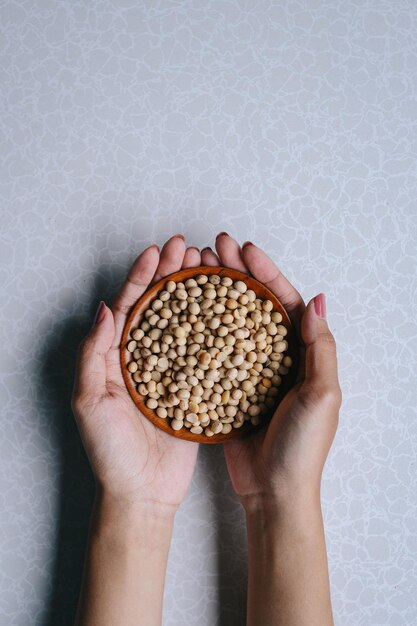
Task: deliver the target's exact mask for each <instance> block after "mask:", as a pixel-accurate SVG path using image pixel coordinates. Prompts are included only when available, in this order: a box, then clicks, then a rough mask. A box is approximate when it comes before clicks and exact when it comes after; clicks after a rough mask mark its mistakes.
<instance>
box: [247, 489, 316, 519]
mask: <svg viewBox="0 0 417 626" xmlns="http://www.w3.org/2000/svg"><path fill="white" fill-rule="evenodd" d="M240 501H241V504H242V506H243V508H244V510H245V513H246V516H247V517H248V516H253V515H256V516H258V517H259V516H262V517H264V518H269V517H270V518H280V517H282V516H286V517H288V516H291V515H293V516H294V517H295V518H300V519H306V518H309V517H310V516H314V515H316V514H317V513H318V512H320V513H321V501H320V489H319V488H318V489H317V488H316V489H314V488H312V489H309V490H308V491H298V492H297V491H295V492H294V491H293V492H290V491H286V492H283V491H281V492H280V493H274V492H261V493H256V494H249V495H246V496H241V498H240Z"/></svg>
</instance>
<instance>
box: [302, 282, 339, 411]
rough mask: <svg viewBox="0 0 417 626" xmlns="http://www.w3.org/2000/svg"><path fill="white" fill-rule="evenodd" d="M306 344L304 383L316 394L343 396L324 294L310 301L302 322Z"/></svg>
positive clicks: (334, 343)
mask: <svg viewBox="0 0 417 626" xmlns="http://www.w3.org/2000/svg"><path fill="white" fill-rule="evenodd" d="M301 333H302V338H303V341H304V344H305V380H306V382H308V383H309V387H310V386H311V387H310V388H311V390H312V391H314V392H315V394H318V395H319V396H321V395H322V394H324V395H325V394H327V393H329V394H330V395H331V396H332V397H333V396H335V399H336V398H339V397H340V386H339V379H338V374H337V357H336V342H335V340H334V337H333V335H332V333H331V332H330V329H329V326H328V324H327V320H326V299H325V296H324V294H323V293H320V294H318V295H317V296H315V298H313V299H312V300H310V302H309V303H308V305H307V308H306V310H305V312H304V315H303V319H302V321H301Z"/></svg>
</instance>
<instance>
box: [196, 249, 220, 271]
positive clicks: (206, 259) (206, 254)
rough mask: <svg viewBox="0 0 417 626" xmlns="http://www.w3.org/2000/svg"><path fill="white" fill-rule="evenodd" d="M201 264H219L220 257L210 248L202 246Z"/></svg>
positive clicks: (211, 265)
mask: <svg viewBox="0 0 417 626" xmlns="http://www.w3.org/2000/svg"><path fill="white" fill-rule="evenodd" d="M201 265H209V266H210V267H213V266H217V265H221V263H220V259H219V257H218V256H217V254H216V253H215V252H213V250H212V249H211V248H208V247H207V248H203V250H202V251H201Z"/></svg>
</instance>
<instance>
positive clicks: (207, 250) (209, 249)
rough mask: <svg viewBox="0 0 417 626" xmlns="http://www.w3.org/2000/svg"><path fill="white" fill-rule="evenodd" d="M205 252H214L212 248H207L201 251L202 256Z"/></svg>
mask: <svg viewBox="0 0 417 626" xmlns="http://www.w3.org/2000/svg"><path fill="white" fill-rule="evenodd" d="M203 252H213V250H212V249H211V248H210V246H206V247H205V248H203V249H202V250H201V254H203Z"/></svg>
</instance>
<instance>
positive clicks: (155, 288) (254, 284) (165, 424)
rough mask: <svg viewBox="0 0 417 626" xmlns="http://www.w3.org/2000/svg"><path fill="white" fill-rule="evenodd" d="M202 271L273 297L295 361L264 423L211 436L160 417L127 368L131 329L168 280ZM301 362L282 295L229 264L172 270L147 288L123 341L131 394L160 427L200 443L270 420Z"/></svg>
mask: <svg viewBox="0 0 417 626" xmlns="http://www.w3.org/2000/svg"><path fill="white" fill-rule="evenodd" d="M199 274H205V275H207V276H210V275H212V274H218V275H219V276H229V277H230V278H231V279H232V280H233V281H236V280H243V281H244V282H245V283H246V284H247V286H248V288H249V289H252V290H253V291H254V292H255V293H256V295H257V297H258V298H261V299H263V300H266V299H268V300H271V302H272V303H273V305H274V308H273V310H274V311H278V312H279V313H281V315H282V322H281V324H283V325H284V326H285V327H286V329H287V331H288V334H287V336H286V337H285V339H286V341H287V342H288V350H287V351H286V354H287V355H289V356H290V357H291V358H292V361H293V364H292V366H291V369H290V371H289V373H288V374H287V375H286V376H283V377H282V381H283V382H282V384H281V385H280V387H279V393H278V396H277V402H276V405H275V406H274V407H273V408H272V409H271V412H270V415H269V416H267V417H264V418H262V423H261V424H260V425H259V426H253V425H252V424H251V423H250V421H248V422H245V423H244V425H243V426H242V427H241V428H236V429H235V428H234V429H233V430H232V431H231V432H230V433H228V434H222V433H220V434H218V435H213V436H212V437H207V436H206V435H204V434H201V435H195V434H194V433H191V432H190V431H189V430H188V429H187V428H185V427H184V428H182V429H181V430H173V429H172V428H171V426H170V421H171V420H170V418H165V419H164V418H160V417H158V416H157V415H156V413H155V412H154V411H153V410H152V409H150V408H148V407H147V406H146V404H145V397H144V396H142V395H141V394H139V392H138V391H137V388H136V385H137V384H136V383H135V382H134V381H133V379H132V374H131V373H130V372H129V371H128V369H127V365H128V363H129V361H130V360H131V358H132V355H131V353H130V352H129V351H128V350H127V348H126V346H127V343H128V341H129V340H130V331H131V330H135V329H136V328H137V327H138V325H139V323H140V321H141V318H142V315H143V313H144V312H145V311H146V310H147V309H148V308H149V305H150V303H151V302H152V301H153V300H154V299H155V297H156V296H157V294H158V292H159V291H160V290H161V289H163V288H164V285H165V283H166V282H167V281H168V280H173V281H175V282H184V281H185V280H187V278H194V277H196V276H198V275H199ZM298 362H299V355H298V341H297V336H296V333H295V330H294V327H293V325H292V323H291V320H290V318H289V317H288V314H287V312H286V310H285V309H284V307H283V306H282V304H281V302H280V301H279V300H278V298H277V297H276V296H275V295H274V294H273V293H272V292H271V291H270V290H269V289H268V288H267V287H265V285H263V284H262V283H260V282H258V281H257V280H255V279H254V278H252V277H250V276H248V275H247V274H244V273H243V272H239V271H237V270H234V269H230V268H225V267H211V266H210V267H208V266H200V267H192V268H189V269H185V270H180V271H179V272H175V274H171V275H170V276H165V277H164V278H163V279H162V280H160V281H158V282H157V283H155V284H154V285H152V286H151V287H150V288H149V289H148V290H147V291H145V293H144V294H143V295H142V296H141V297H140V298H139V300H138V301H137V302H136V304H135V305H134V306H133V308H132V310H131V312H130V314H129V316H128V318H127V320H126V324H125V326H124V329H123V334H122V339H121V344H120V365H121V368H122V374H123V379H124V381H125V384H126V387H127V389H128V391H129V394H130V396H131V398H132V400H133V402H134V403H135V404H136V406H137V408H138V409H139V411H140V412H141V413H142V414H143V415H144V416H145V417H146V418H147V419H148V420H150V421H151V422H152V423H153V424H154V425H155V426H156V427H158V428H160V429H161V430H164V431H165V432H166V433H168V434H169V435H171V436H173V437H178V438H179V439H186V440H188V441H196V442H198V443H225V442H227V441H230V440H232V439H237V438H241V437H246V436H248V435H250V434H251V433H253V432H255V431H258V430H259V429H260V428H262V426H263V425H264V424H266V423H267V422H268V421H269V420H270V418H271V417H272V415H273V413H274V411H275V410H276V407H277V406H278V404H279V402H280V401H281V400H282V398H283V397H284V396H285V394H286V393H287V392H288V390H289V389H290V388H291V387H292V386H293V385H294V383H295V380H296V374H297V369H298Z"/></svg>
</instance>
